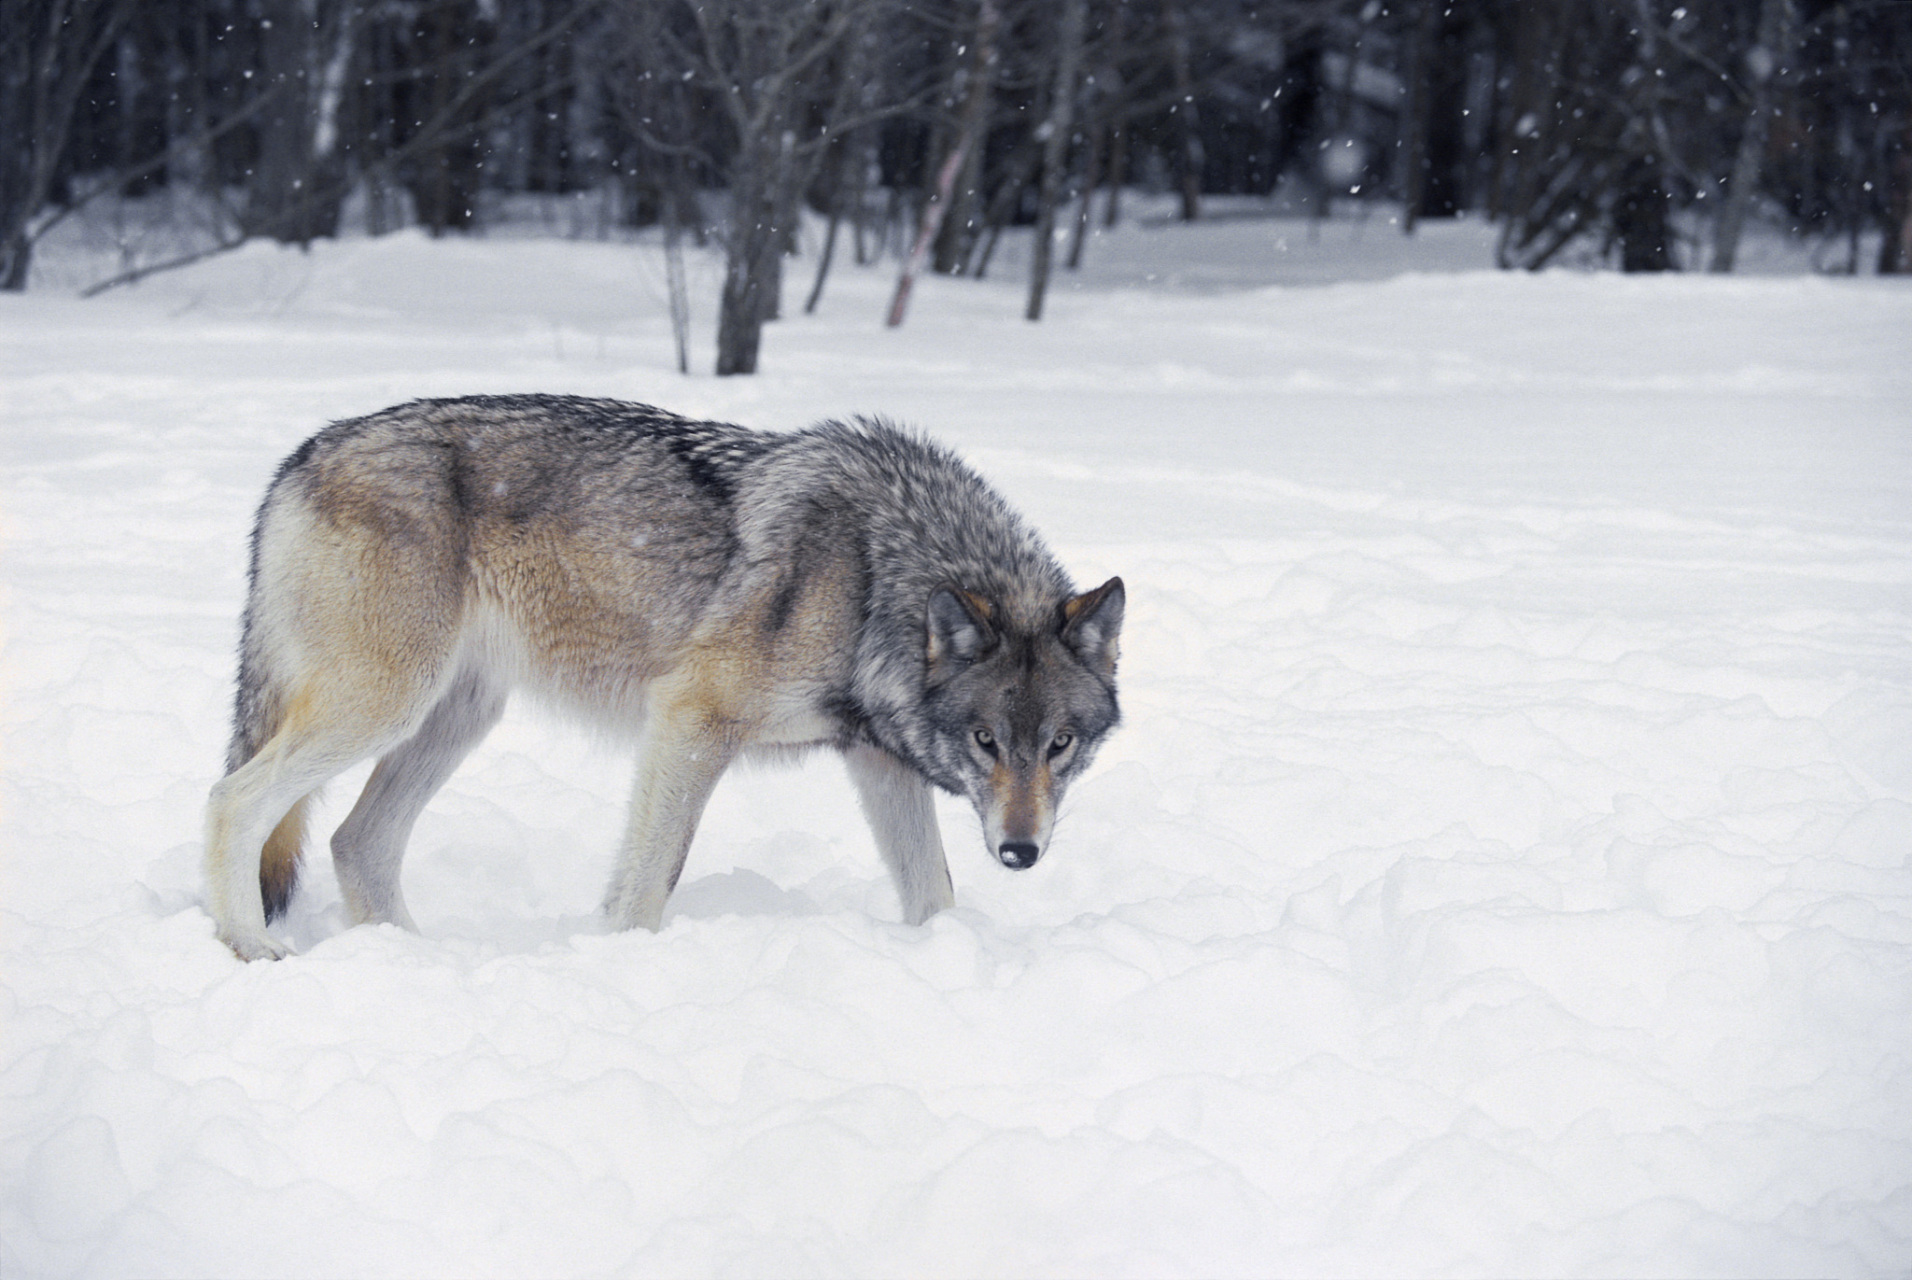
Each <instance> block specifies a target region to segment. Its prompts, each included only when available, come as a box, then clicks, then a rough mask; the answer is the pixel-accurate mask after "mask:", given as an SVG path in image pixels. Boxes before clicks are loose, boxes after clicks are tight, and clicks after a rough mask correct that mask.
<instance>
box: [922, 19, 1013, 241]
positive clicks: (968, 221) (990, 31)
mask: <svg viewBox="0 0 1912 1280" xmlns="http://www.w3.org/2000/svg"><path fill="white" fill-rule="evenodd" d="M1001 25H1002V14H1001V12H1000V11H999V10H998V9H997V8H996V0H978V5H977V12H976V34H975V40H974V43H973V44H972V45H971V47H970V59H969V65H968V67H966V68H965V69H964V84H963V86H962V91H963V109H962V115H961V117H960V119H959V121H958V124H957V134H958V139H957V142H956V146H957V147H958V148H959V149H961V150H962V152H963V156H964V159H963V166H962V168H961V169H960V170H958V172H957V174H956V182H955V186H954V189H953V192H952V195H951V202H952V203H951V206H950V210H949V213H948V214H946V215H945V216H944V219H943V227H942V230H941V231H940V232H939V233H938V234H937V238H936V270H937V271H939V272H941V273H943V274H946V275H953V274H955V273H957V272H959V271H961V270H962V268H963V266H964V264H965V263H967V262H968V261H969V254H970V250H971V249H972V248H973V247H974V246H975V243H976V233H977V231H978V230H979V229H980V228H979V224H980V222H981V221H982V219H981V216H980V214H981V209H980V208H979V205H980V203H981V195H980V192H979V190H978V189H979V188H980V187H981V185H982V173H983V150H984V147H983V139H984V136H985V134H986V133H987V131H988V128H989V115H990V104H991V103H992V102H993V100H994V98H995V83H996V62H997V40H996V34H997V30H998V28H999V27H1000V26H1001Z"/></svg>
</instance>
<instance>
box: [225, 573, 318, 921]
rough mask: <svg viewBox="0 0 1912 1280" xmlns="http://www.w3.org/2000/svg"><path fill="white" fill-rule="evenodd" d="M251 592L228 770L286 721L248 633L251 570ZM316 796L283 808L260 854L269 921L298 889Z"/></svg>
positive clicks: (254, 751) (250, 628) (250, 631)
mask: <svg viewBox="0 0 1912 1280" xmlns="http://www.w3.org/2000/svg"><path fill="white" fill-rule="evenodd" d="M252 590H253V595H254V597H255V598H254V599H253V600H251V601H249V602H248V607H247V609H246V619H245V623H244V627H243V630H244V636H243V638H242V639H241V641H240V644H239V687H238V690H237V692H236V693H235V695H234V697H233V707H232V743H231V745H230V746H229V747H227V749H226V772H227V773H228V774H230V773H232V772H233V771H234V770H236V769H238V768H240V767H241V766H242V765H244V764H245V763H246V762H247V761H249V760H251V759H252V758H253V757H254V756H256V755H258V754H259V751H260V749H261V748H262V747H264V746H265V744H266V743H268V742H270V741H271V740H272V738H273V735H274V734H276V733H278V731H279V727H280V724H281V723H282V722H283V721H284V719H285V698H284V697H283V695H282V694H281V692H280V690H279V689H278V688H277V687H276V685H275V682H274V681H273V680H272V678H271V676H270V674H269V673H268V672H267V670H266V667H265V663H264V662H263V661H262V660H261V656H260V654H259V651H258V645H257V643H256V641H257V637H256V636H255V635H254V634H253V616H254V613H253V611H254V607H256V605H257V603H258V602H257V599H256V596H257V592H258V581H257V575H256V573H255V575H254V582H253V589H252ZM315 798H316V793H314V794H312V795H307V796H303V797H301V798H300V799H299V800H298V802H297V803H295V804H294V805H293V806H292V807H291V808H290V809H288V810H287V811H286V814H285V816H284V817H283V818H281V819H279V825H278V826H276V827H274V828H273V829H272V834H271V835H269V836H267V837H266V842H265V847H264V848H263V850H262V851H261V852H260V856H259V897H260V899H261V900H262V901H263V902H264V903H265V910H266V920H267V921H268V922H271V921H273V920H276V919H278V918H279V917H280V916H282V915H284V914H285V909H286V907H287V906H289V905H290V904H291V902H292V893H293V890H295V889H297V888H298V887H299V860H300V857H301V856H302V854H303V853H304V849H305V826H306V817H307V811H308V809H309V808H310V806H311V802H312V801H313V800H314V799H315Z"/></svg>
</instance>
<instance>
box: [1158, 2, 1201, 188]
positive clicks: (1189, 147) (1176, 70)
mask: <svg viewBox="0 0 1912 1280" xmlns="http://www.w3.org/2000/svg"><path fill="white" fill-rule="evenodd" d="M1162 20H1163V21H1164V22H1165V23H1167V24H1168V65H1169V75H1170V77H1171V78H1172V80H1173V81H1174V85H1175V104H1174V106H1173V107H1172V108H1170V110H1171V112H1172V113H1173V115H1174V117H1175V151H1176V156H1175V166H1176V169H1177V171H1178V173H1177V176H1178V177H1179V179H1180V186H1181V191H1182V221H1184V222H1194V221H1195V220H1196V219H1198V218H1200V217H1201V216H1202V139H1201V135H1200V134H1198V133H1197V132H1196V131H1195V82H1194V73H1193V69H1192V67H1191V66H1190V63H1191V62H1192V61H1193V55H1192V51H1191V49H1190V47H1189V38H1188V15H1187V14H1185V13H1184V12H1183V11H1182V0H1162Z"/></svg>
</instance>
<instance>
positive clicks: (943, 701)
mask: <svg viewBox="0 0 1912 1280" xmlns="http://www.w3.org/2000/svg"><path fill="white" fill-rule="evenodd" d="M1122 605H1123V593H1122V579H1120V578H1110V579H1109V580H1108V581H1107V582H1105V583H1103V584H1102V585H1101V586H1099V587H1097V588H1096V589H1095V590H1093V591H1088V592H1084V593H1083V594H1082V595H1079V596H1072V597H1070V598H1069V599H1067V600H1064V601H1062V602H1061V603H1060V604H1059V605H1057V606H1056V607H1055V611H1054V613H1053V614H1052V615H1050V616H1048V617H1045V618H1041V619H1039V620H1035V621H1034V622H1033V623H1029V622H1020V623H1019V622H1018V621H1017V620H1015V619H1012V618H1010V617H1009V616H1008V615H1007V613H1006V612H1005V611H1004V610H1003V609H1002V608H1001V607H1000V606H999V605H998V603H997V602H995V601H993V600H990V599H988V598H987V597H985V596H982V595H978V594H976V593H974V592H971V591H966V590H964V589H962V588H961V587H957V586H954V585H950V586H942V587H938V588H937V589H936V590H935V591H932V592H931V593H930V597H929V603H928V609H927V617H926V619H925V636H926V644H927V663H926V668H925V669H926V675H927V681H928V690H927V696H926V703H927V709H928V711H929V715H930V719H931V722H932V723H933V724H934V726H935V732H934V747H933V751H934V757H935V758H934V760H933V761H932V762H931V763H932V765H933V767H934V770H935V776H934V781H935V782H936V783H937V784H938V785H940V786H942V787H944V788H946V789H948V790H950V791H954V792H956V793H958V794H960V795H966V796H968V797H969V801H970V803H971V804H973V805H975V806H976V814H977V816H978V817H980V818H981V819H982V823H983V839H984V840H985V841H987V842H988V845H989V850H990V852H991V853H993V854H994V855H995V856H996V857H997V858H998V859H1000V860H1001V861H1002V864H1003V865H1004V866H1006V867H1016V868H1022V867H1030V866H1034V865H1035V862H1036V859H1037V858H1039V857H1041V856H1042V851H1043V849H1044V848H1045V847H1047V845H1048V843H1049V831H1050V828H1051V827H1052V826H1053V825H1054V823H1055V816H1056V810H1057V808H1058V807H1059V806H1060V805H1061V803H1062V793H1063V791H1064V790H1066V789H1067V787H1068V785H1069V783H1070V781H1071V780H1072V779H1073V778H1074V777H1075V776H1076V775H1077V774H1078V773H1080V772H1081V771H1082V770H1083V769H1085V768H1087V767H1088V764H1089V761H1090V760H1091V759H1093V758H1094V756H1095V753H1096V748H1098V747H1099V746H1101V745H1102V738H1103V736H1104V735H1105V734H1107V733H1108V731H1109V730H1110V729H1112V728H1114V727H1115V724H1116V721H1117V720H1118V719H1119V718H1120V716H1121V712H1120V711H1119V710H1118V709H1117V707H1116V701H1115V664H1116V649H1117V645H1116V637H1117V634H1118V633H1119V632H1120V631H1121V629H1122Z"/></svg>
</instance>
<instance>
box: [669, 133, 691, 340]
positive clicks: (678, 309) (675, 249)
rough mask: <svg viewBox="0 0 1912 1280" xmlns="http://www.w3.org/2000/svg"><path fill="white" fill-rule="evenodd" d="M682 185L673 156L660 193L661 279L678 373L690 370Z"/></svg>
mask: <svg viewBox="0 0 1912 1280" xmlns="http://www.w3.org/2000/svg"><path fill="white" fill-rule="evenodd" d="M686 188H687V184H686V182H685V180H684V161H683V158H682V157H681V156H673V157H671V180H670V187H669V189H668V190H666V191H665V192H664V278H665V280H666V281H667V282H668V284H669V289H670V308H671V337H672V338H673V339H675V340H676V343H677V372H679V373H689V372H690V287H689V284H688V283H687V281H686V280H685V278H684V219H683V204H684V198H685V194H686Z"/></svg>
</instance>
